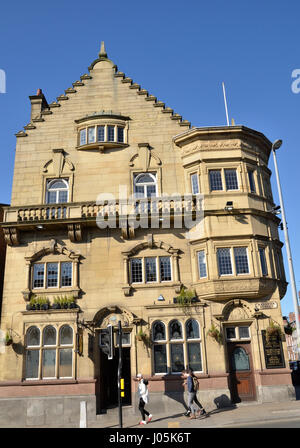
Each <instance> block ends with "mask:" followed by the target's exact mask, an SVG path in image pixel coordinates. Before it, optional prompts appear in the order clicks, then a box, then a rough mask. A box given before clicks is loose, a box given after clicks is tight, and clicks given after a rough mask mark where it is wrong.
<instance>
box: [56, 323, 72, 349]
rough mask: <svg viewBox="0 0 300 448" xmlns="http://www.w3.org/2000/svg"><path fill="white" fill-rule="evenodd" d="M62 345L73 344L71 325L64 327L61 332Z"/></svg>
mask: <svg viewBox="0 0 300 448" xmlns="http://www.w3.org/2000/svg"><path fill="white" fill-rule="evenodd" d="M59 339H60V345H70V344H73V329H72V328H71V327H70V326H69V325H63V326H62V327H61V328H60V330H59Z"/></svg>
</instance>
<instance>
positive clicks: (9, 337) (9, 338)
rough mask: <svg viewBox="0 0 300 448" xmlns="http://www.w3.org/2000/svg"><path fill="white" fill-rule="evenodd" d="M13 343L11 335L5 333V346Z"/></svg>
mask: <svg viewBox="0 0 300 448" xmlns="http://www.w3.org/2000/svg"><path fill="white" fill-rule="evenodd" d="M12 343H13V340H12V337H11V334H10V333H9V332H8V331H7V332H6V335H5V345H11V344H12Z"/></svg>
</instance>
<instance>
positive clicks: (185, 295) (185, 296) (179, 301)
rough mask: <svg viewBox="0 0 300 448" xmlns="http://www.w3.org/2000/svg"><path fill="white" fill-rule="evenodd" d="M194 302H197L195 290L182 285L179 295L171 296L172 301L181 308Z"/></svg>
mask: <svg viewBox="0 0 300 448" xmlns="http://www.w3.org/2000/svg"><path fill="white" fill-rule="evenodd" d="M196 302H199V299H198V298H197V294H196V291H195V290H191V289H184V287H182V288H181V290H180V294H179V296H177V297H174V298H173V303H175V304H176V305H178V306H180V307H183V308H185V307H186V306H189V305H191V304H192V303H196Z"/></svg>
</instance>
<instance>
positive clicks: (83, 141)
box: [80, 129, 86, 146]
mask: <svg viewBox="0 0 300 448" xmlns="http://www.w3.org/2000/svg"><path fill="white" fill-rule="evenodd" d="M85 144H86V129H81V131H80V146H82V145H85Z"/></svg>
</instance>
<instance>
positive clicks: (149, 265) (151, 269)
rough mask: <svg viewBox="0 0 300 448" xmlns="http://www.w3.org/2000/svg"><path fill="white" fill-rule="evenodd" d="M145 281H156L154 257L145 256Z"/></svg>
mask: <svg viewBox="0 0 300 448" xmlns="http://www.w3.org/2000/svg"><path fill="white" fill-rule="evenodd" d="M145 265H146V282H156V281H157V279H156V258H145Z"/></svg>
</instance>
